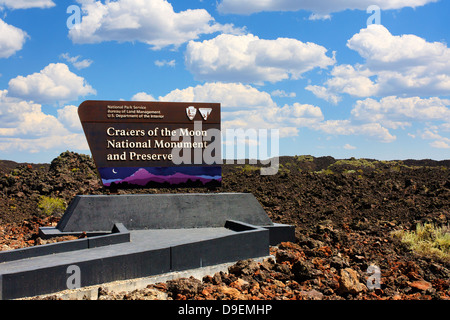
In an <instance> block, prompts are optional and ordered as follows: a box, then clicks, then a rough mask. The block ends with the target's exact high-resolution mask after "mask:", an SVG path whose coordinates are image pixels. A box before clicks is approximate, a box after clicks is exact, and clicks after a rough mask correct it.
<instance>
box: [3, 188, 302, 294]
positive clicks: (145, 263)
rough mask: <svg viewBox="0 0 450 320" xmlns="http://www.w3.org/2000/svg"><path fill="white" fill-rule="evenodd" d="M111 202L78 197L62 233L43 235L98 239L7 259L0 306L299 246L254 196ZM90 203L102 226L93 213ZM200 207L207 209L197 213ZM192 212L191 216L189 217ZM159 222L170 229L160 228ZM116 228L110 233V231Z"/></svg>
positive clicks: (18, 252) (7, 255)
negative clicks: (85, 233)
mask: <svg viewBox="0 0 450 320" xmlns="http://www.w3.org/2000/svg"><path fill="white" fill-rule="evenodd" d="M211 195H216V196H211ZM224 195H227V196H225V197H224ZM109 197H110V198H105V197H104V196H98V197H95V196H88V197H81V196H80V197H77V198H76V199H75V200H74V202H75V203H72V204H71V206H70V207H69V209H68V211H67V212H66V214H65V215H64V216H63V218H62V219H61V222H60V224H59V225H58V226H57V227H56V228H50V227H46V228H41V230H40V232H41V234H42V235H47V236H49V235H57V234H59V235H61V234H70V233H71V232H72V233H74V234H77V233H80V232H83V231H86V229H83V227H86V228H88V230H87V231H89V233H90V234H92V235H93V236H89V237H87V238H85V239H79V240H74V241H65V242H59V243H55V244H51V245H42V246H37V247H32V248H26V249H19V250H12V251H7V252H4V253H0V299H16V298H22V297H29V296H36V295H42V294H47V293H52V292H58V291H61V290H65V289H67V288H70V286H71V284H73V283H78V285H79V286H80V287H85V286H91V285H97V284H102V283H105V282H111V281H117V280H126V279H133V278H140V277H148V276H153V275H160V274H165V273H168V272H176V271H183V270H188V269H194V268H202V267H206V266H214V265H217V264H222V263H227V262H235V261H237V260H242V259H248V258H256V257H262V256H267V255H268V254H269V246H270V245H275V244H277V243H279V242H280V241H294V240H295V236H294V228H293V227H292V226H286V225H279V224H273V223H272V222H271V221H270V219H269V218H268V216H267V215H266V213H265V212H264V210H263V209H262V207H261V206H260V205H259V203H258V202H257V201H256V199H255V198H254V197H253V196H252V195H251V194H208V195H205V197H201V195H199V194H195V195H177V196H175V195H142V196H126V197H125V196H109ZM169 198H170V200H169ZM95 199H99V200H95ZM108 199H109V201H107V200H108ZM227 199H228V200H229V202H227ZM86 200H88V203H91V206H92V207H93V209H92V210H93V211H94V212H96V213H98V216H100V217H103V219H99V218H95V217H96V215H95V214H93V212H91V211H88V205H87V203H84V202H85V201H86ZM150 200H152V201H150ZM233 201H235V202H233ZM162 203H164V204H165V205H164V206H163V205H161V204H162ZM194 203H202V204H201V205H199V207H200V208H197V210H193V209H192V205H193V204H194ZM100 204H103V205H105V206H106V207H107V209H108V210H111V216H107V210H106V209H105V210H101V209H100V208H101V206H100ZM153 204H154V205H153ZM239 204H242V205H243V207H239V206H238V205H239ZM139 207H140V208H141V214H140V215H139V211H138V208H139ZM174 207H175V208H174ZM187 207H188V208H190V210H187V211H186V212H185V211H183V210H184V209H186V208H187ZM112 208H114V210H113V209H112ZM155 208H156V209H155ZM164 210H165V212H166V213H167V214H166V217H165V218H163V217H162V216H161V215H162V214H163V212H164ZM177 210H178V211H177ZM224 211H225V212H227V214H226V215H225V214H224V213H223V212H224ZM120 212H121V213H120ZM153 213H155V215H154V216H153ZM184 214H186V220H185V221H184V224H183V220H182V218H181V217H182V216H183V215H184ZM66 215H67V216H66ZM226 216H228V218H227V219H225V218H224V217H226ZM91 217H92V219H91ZM204 218H207V221H208V223H207V224H205V222H204ZM232 218H241V219H242V220H244V221H242V220H234V219H232ZM136 220H137V221H136ZM157 220H159V221H160V224H159V225H160V226H163V227H161V228H156V227H155V225H156V222H157ZM89 221H90V223H89ZM105 221H106V222H105ZM248 221H257V222H260V223H261V224H252V223H249V222H248ZM221 222H222V224H220V223H221ZM110 223H113V225H112V227H111V228H110V231H108V232H105V231H103V230H104V229H105V228H106V226H107V225H109V224H110ZM125 223H129V224H130V225H132V226H133V229H131V230H128V227H127V226H126V224H125ZM183 225H184V227H183ZM68 226H72V227H70V228H68ZM74 226H78V227H79V229H76V228H75V227H74ZM148 226H151V228H150V227H148ZM67 229H69V230H67ZM74 270H75V271H74ZM76 271H77V272H76ZM77 281H78V282H77Z"/></svg>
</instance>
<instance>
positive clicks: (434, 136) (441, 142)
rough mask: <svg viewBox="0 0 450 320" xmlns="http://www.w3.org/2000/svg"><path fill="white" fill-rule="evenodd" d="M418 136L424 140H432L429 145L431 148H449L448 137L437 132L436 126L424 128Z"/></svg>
mask: <svg viewBox="0 0 450 320" xmlns="http://www.w3.org/2000/svg"><path fill="white" fill-rule="evenodd" d="M419 136H420V137H421V138H422V139H425V140H433V141H432V142H430V146H431V147H433V148H438V149H448V148H450V138H447V137H444V136H442V135H441V134H440V133H439V132H438V128H436V127H430V128H426V129H425V130H424V131H423V132H422V133H420V135H419Z"/></svg>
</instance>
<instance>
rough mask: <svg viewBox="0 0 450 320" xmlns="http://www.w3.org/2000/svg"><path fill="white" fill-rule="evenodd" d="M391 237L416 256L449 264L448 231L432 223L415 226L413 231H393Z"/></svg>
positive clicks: (449, 230) (449, 235)
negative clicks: (398, 240) (427, 257)
mask: <svg viewBox="0 0 450 320" xmlns="http://www.w3.org/2000/svg"><path fill="white" fill-rule="evenodd" d="M393 236H394V237H396V238H399V239H400V240H401V242H403V243H405V244H406V245H408V247H409V248H410V249H411V250H413V251H415V252H417V253H418V254H421V255H424V256H429V257H434V258H437V259H438V260H442V261H444V262H450V229H449V228H448V226H446V227H445V226H444V227H437V226H435V225H434V224H432V223H425V224H423V225H422V224H420V223H418V224H417V225H416V230H415V231H403V230H400V231H395V232H394V233H393Z"/></svg>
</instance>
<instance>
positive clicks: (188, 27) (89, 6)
mask: <svg viewBox="0 0 450 320" xmlns="http://www.w3.org/2000/svg"><path fill="white" fill-rule="evenodd" d="M78 2H80V3H81V5H82V8H81V9H82V11H83V14H84V15H83V18H82V21H81V23H80V24H79V25H77V26H76V27H75V28H72V29H71V30H69V37H70V39H71V40H72V41H73V42H74V43H99V42H103V41H118V42H129V41H140V42H143V43H146V44H148V45H150V46H151V47H152V49H161V48H164V47H167V46H175V47H177V46H179V45H181V44H183V43H185V42H187V41H189V40H192V39H197V38H198V37H199V36H200V35H202V34H211V33H215V32H231V33H233V32H240V30H239V29H236V28H234V27H233V26H232V25H230V24H226V25H222V24H219V23H217V22H215V20H214V18H213V17H212V16H211V15H210V14H209V13H208V12H207V11H206V10H204V9H189V10H186V11H181V12H175V11H174V9H173V7H172V5H171V4H170V3H169V2H168V1H166V0H147V1H133V0H118V1H114V2H113V1H107V2H105V3H102V2H101V1H94V0H79V1H78Z"/></svg>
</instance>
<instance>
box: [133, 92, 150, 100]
mask: <svg viewBox="0 0 450 320" xmlns="http://www.w3.org/2000/svg"><path fill="white" fill-rule="evenodd" d="M131 100H132V101H155V98H153V96H152V95H151V94H148V93H145V92H138V93H136V94H135V95H134V96H133V97H132V98H131Z"/></svg>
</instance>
